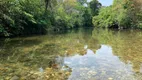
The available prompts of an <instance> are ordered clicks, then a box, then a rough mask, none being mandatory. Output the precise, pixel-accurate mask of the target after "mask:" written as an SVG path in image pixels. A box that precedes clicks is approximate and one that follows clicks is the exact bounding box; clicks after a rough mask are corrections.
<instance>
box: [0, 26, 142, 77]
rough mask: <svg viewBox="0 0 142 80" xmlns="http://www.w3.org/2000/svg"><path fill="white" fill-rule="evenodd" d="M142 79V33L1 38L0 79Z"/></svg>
mask: <svg viewBox="0 0 142 80" xmlns="http://www.w3.org/2000/svg"><path fill="white" fill-rule="evenodd" d="M13 78H18V79H23V80H56V79H58V80H142V31H140V30H121V31H118V30H107V29H92V28H85V29H74V30H69V31H66V32H60V33H54V34H53V33H52V34H47V35H42V36H32V37H19V38H12V39H9V38H7V39H0V80H3V79H7V80H9V79H13Z"/></svg>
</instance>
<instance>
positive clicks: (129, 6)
mask: <svg viewBox="0 0 142 80" xmlns="http://www.w3.org/2000/svg"><path fill="white" fill-rule="evenodd" d="M141 7H142V1H141V0H114V2H113V5H111V6H108V7H102V8H101V9H100V11H99V15H97V16H94V17H93V24H94V25H95V26H96V27H109V28H110V27H112V28H116V27H118V28H119V29H121V28H141V27H142V25H141V24H142V19H141V17H142V9H141Z"/></svg>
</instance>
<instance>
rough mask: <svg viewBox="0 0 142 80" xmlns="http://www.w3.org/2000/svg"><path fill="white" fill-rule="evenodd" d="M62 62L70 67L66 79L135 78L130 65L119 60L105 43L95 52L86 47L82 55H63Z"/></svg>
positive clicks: (118, 79)
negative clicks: (70, 69) (70, 71)
mask: <svg viewBox="0 0 142 80" xmlns="http://www.w3.org/2000/svg"><path fill="white" fill-rule="evenodd" d="M63 62H64V64H66V65H68V66H69V67H70V68H72V74H71V76H70V77H69V79H68V80H95V79H96V80H107V79H115V80H135V79H136V80H137V78H135V76H134V73H133V72H132V65H131V64H130V63H128V64H125V63H123V62H122V61H120V60H119V58H118V57H117V56H115V55H113V53H112V48H111V47H110V46H107V45H102V46H101V48H100V49H98V50H97V51H96V53H94V52H93V51H92V50H90V49H88V50H87V53H86V54H85V55H83V56H81V55H79V54H76V55H74V56H70V57H64V61H63Z"/></svg>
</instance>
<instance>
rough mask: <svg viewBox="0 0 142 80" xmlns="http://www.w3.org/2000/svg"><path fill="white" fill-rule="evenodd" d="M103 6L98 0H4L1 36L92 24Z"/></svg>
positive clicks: (0, 8) (1, 1)
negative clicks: (89, 0)
mask: <svg viewBox="0 0 142 80" xmlns="http://www.w3.org/2000/svg"><path fill="white" fill-rule="evenodd" d="M100 7H101V4H100V3H99V2H98V1H97V0H93V1H91V2H89V3H88V2H87V0H0V36H15V35H29V34H43V33H46V32H47V31H48V30H54V31H59V30H62V29H70V28H75V27H82V26H92V16H94V15H96V14H98V10H99V8H100Z"/></svg>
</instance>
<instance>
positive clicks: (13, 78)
mask: <svg viewBox="0 0 142 80" xmlns="http://www.w3.org/2000/svg"><path fill="white" fill-rule="evenodd" d="M10 80H19V77H18V76H13V77H12V78H11V79H10Z"/></svg>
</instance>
